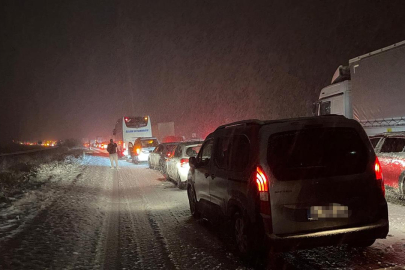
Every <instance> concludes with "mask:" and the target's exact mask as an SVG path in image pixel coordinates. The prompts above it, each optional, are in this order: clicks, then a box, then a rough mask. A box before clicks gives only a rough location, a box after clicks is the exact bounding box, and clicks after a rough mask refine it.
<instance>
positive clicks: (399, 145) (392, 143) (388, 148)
mask: <svg viewBox="0 0 405 270" xmlns="http://www.w3.org/2000/svg"><path fill="white" fill-rule="evenodd" d="M404 147H405V139H404V138H386V139H385V140H384V144H383V145H382V147H381V153H398V152H402V151H403V150H404Z"/></svg>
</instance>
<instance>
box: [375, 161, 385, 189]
mask: <svg viewBox="0 0 405 270" xmlns="http://www.w3.org/2000/svg"><path fill="white" fill-rule="evenodd" d="M374 172H375V179H376V180H377V181H380V182H381V183H380V184H381V191H382V193H383V195H384V197H385V185H384V177H383V173H382V170H381V165H380V161H379V160H378V157H376V158H375V162H374Z"/></svg>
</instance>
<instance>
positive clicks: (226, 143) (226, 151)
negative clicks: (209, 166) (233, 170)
mask: <svg viewBox="0 0 405 270" xmlns="http://www.w3.org/2000/svg"><path fill="white" fill-rule="evenodd" d="M230 146H231V137H218V138H217V142H216V145H215V157H214V161H215V164H216V165H217V166H218V168H221V169H225V170H226V169H228V168H229V163H230V159H231V147H230Z"/></svg>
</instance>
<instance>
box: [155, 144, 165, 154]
mask: <svg viewBox="0 0 405 270" xmlns="http://www.w3.org/2000/svg"><path fill="white" fill-rule="evenodd" d="M162 150H163V145H159V146H158V147H156V148H155V151H154V152H155V153H161V152H162Z"/></svg>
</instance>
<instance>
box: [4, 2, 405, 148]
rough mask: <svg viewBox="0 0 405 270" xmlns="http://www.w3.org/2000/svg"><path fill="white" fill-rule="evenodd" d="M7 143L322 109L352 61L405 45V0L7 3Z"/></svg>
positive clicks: (204, 129) (197, 128) (194, 126)
mask: <svg viewBox="0 0 405 270" xmlns="http://www.w3.org/2000/svg"><path fill="white" fill-rule="evenodd" d="M0 8H1V10H0V91H1V97H0V141H3V142H4V141H6V140H10V139H21V140H30V139H31V140H38V139H65V138H83V137H87V138H90V137H93V136H98V135H101V136H109V135H110V134H111V131H112V129H113V127H114V123H115V121H116V120H117V119H118V118H119V117H122V116H124V115H140V116H142V115H150V116H151V120H152V123H153V124H156V123H158V122H166V121H174V122H175V125H176V131H177V133H178V134H177V135H185V136H188V137H189V136H190V134H191V133H192V132H196V133H198V134H199V135H200V136H204V135H207V133H208V132H210V131H211V130H213V129H214V128H215V127H216V126H218V125H219V124H222V123H225V122H229V121H235V120H241V119H246V118H260V119H276V118H285V117H295V116H305V115H310V112H311V104H312V103H313V102H314V101H316V99H317V96H318V95H319V92H320V89H321V88H322V87H324V86H326V85H327V84H328V83H329V82H330V80H331V78H332V75H333V73H334V71H335V70H336V68H337V67H338V66H339V65H341V64H347V63H348V60H349V59H350V58H353V57H356V56H358V55H361V54H364V53H367V52H370V51H372V50H375V49H379V48H382V47H385V46H388V45H391V44H393V43H396V42H400V41H402V40H405V15H404V14H405V1H402V0H400V1H370V0H368V1H352V0H350V1H262V2H259V1H219V0H212V1H193V0H191V1H190V0H187V1H186V0H184V1H174V0H173V1H169V0H162V1H159V0H156V1H150V0H149V1H113V0H111V1H105V0H95V1H83V0H80V1H72V0H69V1H58V0H52V1H16V0H10V1H4V0H2V1H1V3H0Z"/></svg>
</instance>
